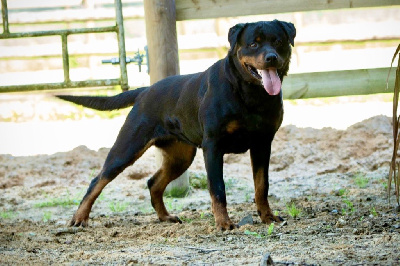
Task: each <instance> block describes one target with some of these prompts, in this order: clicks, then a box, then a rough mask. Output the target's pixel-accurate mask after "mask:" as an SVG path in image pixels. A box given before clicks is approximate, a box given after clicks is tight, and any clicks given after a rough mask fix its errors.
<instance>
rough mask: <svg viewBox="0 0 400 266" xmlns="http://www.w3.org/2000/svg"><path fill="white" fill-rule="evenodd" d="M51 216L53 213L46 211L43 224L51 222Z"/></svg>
mask: <svg viewBox="0 0 400 266" xmlns="http://www.w3.org/2000/svg"><path fill="white" fill-rule="evenodd" d="M51 215H52V213H51V212H50V211H45V212H44V213H43V218H42V220H43V222H45V223H47V222H48V221H50V219H51Z"/></svg>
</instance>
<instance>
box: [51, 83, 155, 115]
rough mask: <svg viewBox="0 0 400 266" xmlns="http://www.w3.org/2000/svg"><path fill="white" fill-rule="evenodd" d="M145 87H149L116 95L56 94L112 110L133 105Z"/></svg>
mask: <svg viewBox="0 0 400 266" xmlns="http://www.w3.org/2000/svg"><path fill="white" fill-rule="evenodd" d="M145 89H147V87H143V88H138V89H135V90H130V91H125V92H122V93H120V94H117V95H115V96H72V95H56V97H57V98H60V99H62V100H65V101H68V102H73V103H76V104H79V105H82V106H85V107H89V108H92V109H96V110H100V111H111V110H117V109H122V108H126V107H130V106H132V105H133V104H134V103H135V99H136V97H137V96H138V95H139V94H140V93H141V92H143V91H144V90H145Z"/></svg>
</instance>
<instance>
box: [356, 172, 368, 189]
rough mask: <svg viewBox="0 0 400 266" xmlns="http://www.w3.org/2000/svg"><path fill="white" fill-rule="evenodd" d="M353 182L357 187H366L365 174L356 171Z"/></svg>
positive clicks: (366, 179)
mask: <svg viewBox="0 0 400 266" xmlns="http://www.w3.org/2000/svg"><path fill="white" fill-rule="evenodd" d="M354 183H355V184H356V185H357V186H358V187H359V188H366V187H367V185H368V183H369V180H368V178H367V177H366V176H365V174H362V173H358V174H356V175H355V176H354Z"/></svg>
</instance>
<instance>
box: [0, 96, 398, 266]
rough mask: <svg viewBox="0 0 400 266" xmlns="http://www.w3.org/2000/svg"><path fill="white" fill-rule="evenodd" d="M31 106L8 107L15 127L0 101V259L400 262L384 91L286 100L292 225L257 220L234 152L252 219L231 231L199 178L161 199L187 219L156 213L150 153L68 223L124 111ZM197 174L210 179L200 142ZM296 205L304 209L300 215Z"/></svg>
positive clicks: (247, 171)
mask: <svg viewBox="0 0 400 266" xmlns="http://www.w3.org/2000/svg"><path fill="white" fill-rule="evenodd" d="M38 101H39V100H38ZM7 102H10V100H7ZM20 102H21V104H22V105H24V104H31V103H29V102H24V101H20ZM33 106H34V107H32V110H33V113H32V114H31V115H30V117H31V118H30V119H26V118H24V117H25V116H26V117H28V116H29V115H28V113H29V112H24V113H22V114H19V115H18V116H16V115H14V116H13V115H11V116H10V117H14V118H15V117H17V120H18V119H20V121H19V123H13V122H5V121H6V120H7V119H6V113H8V110H9V109H7V108H9V107H7V108H6V107H4V105H0V108H3V109H1V111H2V112H1V114H2V115H3V121H4V122H1V123H0V127H1V128H0V132H1V133H0V134H1V145H0V149H1V150H0V154H1V155H0V214H1V216H0V254H1V255H0V264H3V265H4V264H5V265H15V264H65V263H66V264H89V263H93V264H146V265H148V264H155V265H170V264H185V265H186V264H190V265H208V264H217V265H241V264H250V265H258V264H260V262H261V261H262V259H263V257H264V258H265V255H266V254H270V256H271V258H272V260H273V261H274V262H275V263H276V264H278V265H279V264H285V265H289V264H301V265H309V264H321V265H325V264H335V265H336V264H345V265H355V264H380V265H398V264H399V263H400V245H399V243H400V234H399V233H400V216H399V215H400V212H399V210H398V208H397V209H396V204H395V203H394V201H395V197H394V196H393V195H392V203H390V204H389V203H388V201H387V193H386V188H387V174H388V169H389V168H388V167H389V161H390V158H391V153H392V136H391V134H392V133H391V132H392V128H391V119H390V118H389V117H388V115H390V112H391V107H390V103H388V102H385V101H381V100H380V99H379V97H378V98H377V100H376V101H374V100H369V101H368V102H364V103H362V102H352V101H351V102H348V100H341V101H340V102H334V103H333V104H326V103H323V102H321V103H318V102H313V104H312V105H309V104H308V102H302V101H298V102H296V103H292V102H288V103H285V107H286V114H285V115H286V116H285V125H284V126H283V127H282V128H281V129H280V130H279V132H278V134H277V136H276V139H275V141H274V142H273V151H272V158H271V172H270V202H271V205H272V208H273V209H274V210H275V211H277V212H278V213H279V215H280V216H282V217H283V218H284V219H285V220H286V222H285V223H283V224H275V225H274V227H273V228H271V227H268V226H266V225H264V224H261V223H260V219H259V218H258V217H257V213H256V207H255V204H254V203H253V200H254V186H253V181H252V178H251V176H252V175H251V168H250V161H249V155H248V154H247V153H246V154H241V155H226V156H225V166H224V178H225V182H226V184H227V197H228V205H229V209H228V211H229V213H230V216H231V218H232V219H233V220H234V221H235V222H241V221H243V219H244V220H248V224H246V225H243V226H241V227H240V228H238V229H234V230H232V231H227V232H220V231H217V230H216V229H215V226H214V219H213V216H212V214H211V213H210V199H209V195H208V191H207V190H206V189H204V188H197V187H194V186H193V187H192V188H191V189H190V191H189V193H188V195H187V196H186V197H184V198H171V197H165V201H166V206H167V208H168V209H169V210H170V211H171V212H172V213H174V214H177V215H178V216H179V217H180V218H181V219H182V220H183V221H184V223H183V224H170V223H160V222H158V221H157V217H156V215H155V212H154V211H153V209H152V208H151V204H150V200H149V193H148V189H147V188H146V180H147V179H148V178H149V177H150V176H151V175H152V174H153V173H154V172H155V171H156V170H157V169H156V163H155V158H154V157H155V156H154V153H155V150H154V149H150V150H149V151H148V152H146V153H145V155H144V156H143V157H142V158H140V159H139V160H138V161H137V162H136V163H135V164H134V165H133V166H131V167H129V168H127V169H126V170H125V171H124V172H123V173H122V174H121V175H120V176H119V177H118V178H116V180H115V181H114V182H112V183H110V184H109V185H108V186H107V187H106V189H105V190H104V191H103V193H102V195H101V196H100V197H99V199H98V200H97V201H96V203H95V205H94V207H93V210H92V212H91V220H90V227H88V228H84V229H82V228H78V229H75V228H70V227H68V226H67V224H68V221H69V220H70V218H71V217H72V215H73V213H74V211H75V210H76V208H77V204H79V201H80V199H81V198H82V196H83V194H84V193H85V190H86V188H87V186H88V184H89V182H90V180H91V179H92V178H93V177H94V176H95V175H96V173H97V172H98V171H99V170H100V169H101V166H102V163H103V162H104V159H105V156H106V155H107V152H108V150H109V147H110V146H111V145H112V142H113V139H114V138H115V135H116V134H117V132H118V130H119V126H120V124H121V123H123V118H121V117H118V118H115V119H112V120H104V119H100V118H98V117H94V118H85V119H83V120H81V119H67V120H63V121H53V120H54V119H50V118H49V117H47V118H45V117H42V118H40V114H42V115H44V114H49V113H60V112H66V111H65V109H68V108H70V107H66V106H64V105H59V103H57V104H55V105H54V106H53V103H50V104H48V105H46V106H47V108H50V110H52V111H51V112H50V111H40V108H36V107H37V105H35V104H33ZM53 107H54V108H55V109H54V110H56V111H54V110H53ZM68 112H69V111H68ZM84 112H88V111H84ZM382 112H383V114H386V115H381V114H382ZM385 112H386V113H385ZM294 114H296V115H294ZM371 116H372V117H371ZM339 122H341V123H339ZM335 123H336V125H335ZM326 126H330V127H326ZM106 134H109V135H110V136H109V137H106ZM98 137H103V140H102V141H97V140H96V141H95V140H94V139H98ZM91 141H92V142H91ZM45 143H50V145H45ZM62 145H64V146H62ZM82 145H86V146H82ZM96 145H97V146H96ZM88 147H89V148H88ZM100 147H107V148H100ZM99 148H100V149H99ZM57 151H58V152H57ZM60 151H62V152H60ZM32 154H42V155H36V156H33V155H32ZM27 155H29V156H27ZM189 175H190V177H191V180H192V181H193V180H199V179H201V178H204V176H205V169H204V162H203V159H202V153H201V151H200V150H199V151H198V153H197V156H196V158H195V161H194V163H193V164H192V166H191V167H190V169H189ZM138 177H143V178H142V179H141V180H133V179H136V178H138ZM292 204H293V205H294V206H296V208H297V209H298V210H300V212H301V213H300V214H299V215H297V216H296V217H292V216H291V215H290V214H289V213H290V212H289V211H288V207H287V206H289V205H292Z"/></svg>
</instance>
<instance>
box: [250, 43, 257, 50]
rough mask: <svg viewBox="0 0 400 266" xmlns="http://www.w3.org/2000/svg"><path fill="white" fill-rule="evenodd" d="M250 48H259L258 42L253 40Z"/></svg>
mask: <svg viewBox="0 0 400 266" xmlns="http://www.w3.org/2000/svg"><path fill="white" fill-rule="evenodd" d="M249 46H250V48H254V49H255V48H258V43H256V42H252V43H251V44H250V45H249Z"/></svg>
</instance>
